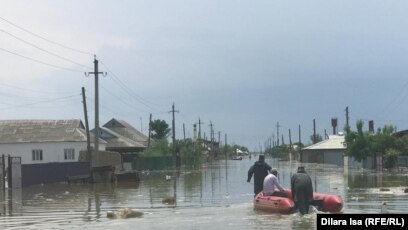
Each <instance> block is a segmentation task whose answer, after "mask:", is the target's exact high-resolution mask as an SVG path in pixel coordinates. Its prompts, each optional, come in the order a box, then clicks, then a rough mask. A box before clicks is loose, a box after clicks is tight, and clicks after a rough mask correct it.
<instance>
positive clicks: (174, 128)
mask: <svg viewBox="0 0 408 230" xmlns="http://www.w3.org/2000/svg"><path fill="white" fill-rule="evenodd" d="M176 112H177V113H178V112H179V111H177V110H174V102H173V106H172V107H171V111H170V112H169V113H172V114H173V122H172V127H173V162H174V166H176V121H175V117H174V113H176Z"/></svg>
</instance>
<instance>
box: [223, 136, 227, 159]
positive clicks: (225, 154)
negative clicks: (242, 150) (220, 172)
mask: <svg viewBox="0 0 408 230" xmlns="http://www.w3.org/2000/svg"><path fill="white" fill-rule="evenodd" d="M224 138H225V148H224V149H225V160H227V159H228V154H227V134H225V135H224Z"/></svg>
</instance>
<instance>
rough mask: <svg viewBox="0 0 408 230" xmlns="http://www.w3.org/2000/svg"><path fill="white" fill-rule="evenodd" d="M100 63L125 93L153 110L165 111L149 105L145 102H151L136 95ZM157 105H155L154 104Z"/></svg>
mask: <svg viewBox="0 0 408 230" xmlns="http://www.w3.org/2000/svg"><path fill="white" fill-rule="evenodd" d="M100 62H101V63H102V65H103V66H104V67H105V69H106V70H107V71H108V72H109V73H110V74H111V76H112V80H113V81H114V82H115V83H116V84H117V85H118V86H119V87H120V88H122V89H123V90H124V91H125V92H126V93H128V94H129V95H130V96H132V97H134V98H135V99H136V100H137V101H139V102H140V103H142V104H143V105H145V106H146V107H148V108H150V109H153V110H155V111H158V112H161V113H165V112H163V111H161V110H158V109H156V108H153V107H151V106H150V105H148V104H147V103H150V104H152V105H153V103H151V102H148V101H147V100H146V99H144V98H143V97H141V96H139V95H137V94H136V93H134V91H133V90H131V89H130V88H129V87H127V86H126V84H124V83H123V82H122V81H121V80H120V79H119V77H118V76H117V75H116V74H115V73H113V72H112V71H111V70H110V69H109V67H108V66H106V64H105V63H103V62H102V61H100ZM156 106H157V105H156Z"/></svg>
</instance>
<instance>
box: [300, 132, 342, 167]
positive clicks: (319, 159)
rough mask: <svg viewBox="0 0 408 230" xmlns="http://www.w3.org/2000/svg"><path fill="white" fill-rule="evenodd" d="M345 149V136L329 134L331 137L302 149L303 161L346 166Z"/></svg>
mask: <svg viewBox="0 0 408 230" xmlns="http://www.w3.org/2000/svg"><path fill="white" fill-rule="evenodd" d="M345 151H346V146H345V145H344V136H343V135H329V139H326V140H324V141H321V142H318V143H316V144H313V145H310V146H308V147H305V148H303V149H302V150H301V154H302V161H303V162H307V163H324V164H334V165H338V166H344V153H345Z"/></svg>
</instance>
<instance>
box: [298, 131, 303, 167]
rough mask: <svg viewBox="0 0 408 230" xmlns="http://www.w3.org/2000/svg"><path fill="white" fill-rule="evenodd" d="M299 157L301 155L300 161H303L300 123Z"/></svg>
mask: <svg viewBox="0 0 408 230" xmlns="http://www.w3.org/2000/svg"><path fill="white" fill-rule="evenodd" d="M299 157H300V163H302V160H303V159H302V138H301V135H300V124H299Z"/></svg>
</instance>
